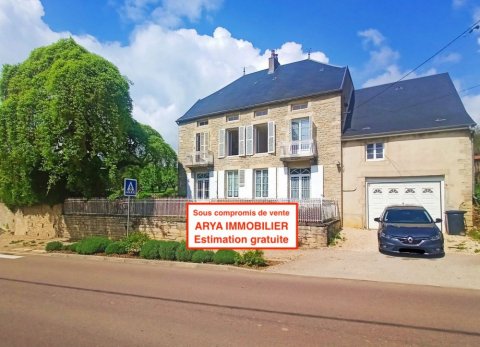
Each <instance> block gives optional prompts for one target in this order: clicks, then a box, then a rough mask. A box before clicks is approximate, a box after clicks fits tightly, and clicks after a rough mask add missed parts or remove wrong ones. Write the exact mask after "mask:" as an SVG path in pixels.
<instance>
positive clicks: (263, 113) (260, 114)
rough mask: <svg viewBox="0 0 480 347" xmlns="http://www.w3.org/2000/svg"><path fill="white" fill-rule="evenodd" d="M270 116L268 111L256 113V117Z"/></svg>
mask: <svg viewBox="0 0 480 347" xmlns="http://www.w3.org/2000/svg"><path fill="white" fill-rule="evenodd" d="M267 114H268V109H264V110H258V111H255V117H261V116H266V115H267Z"/></svg>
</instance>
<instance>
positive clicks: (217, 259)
mask: <svg viewBox="0 0 480 347" xmlns="http://www.w3.org/2000/svg"><path fill="white" fill-rule="evenodd" d="M236 257H238V252H235V251H233V250H231V249H221V250H219V251H217V253H215V255H214V256H213V262H214V263H215V264H235V259H236Z"/></svg>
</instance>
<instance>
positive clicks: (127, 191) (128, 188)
mask: <svg viewBox="0 0 480 347" xmlns="http://www.w3.org/2000/svg"><path fill="white" fill-rule="evenodd" d="M123 195H125V196H136V195H137V180H136V179H134V178H125V179H124V180H123Z"/></svg>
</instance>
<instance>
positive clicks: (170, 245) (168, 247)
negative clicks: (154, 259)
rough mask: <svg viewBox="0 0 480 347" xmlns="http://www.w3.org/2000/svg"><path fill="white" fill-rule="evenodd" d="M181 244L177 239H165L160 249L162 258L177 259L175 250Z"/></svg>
mask: <svg viewBox="0 0 480 347" xmlns="http://www.w3.org/2000/svg"><path fill="white" fill-rule="evenodd" d="M179 245H180V244H179V243H178V242H177V241H163V242H162V243H161V244H160V248H159V249H158V254H159V256H160V259H162V260H175V252H176V250H177V248H178V246H179Z"/></svg>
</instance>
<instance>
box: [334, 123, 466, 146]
mask: <svg viewBox="0 0 480 347" xmlns="http://www.w3.org/2000/svg"><path fill="white" fill-rule="evenodd" d="M475 125H476V124H475V123H471V124H465V125H455V126H449V127H441V128H424V129H417V130H413V131H412V130H404V131H390V132H383V133H375V134H364V135H351V136H348V135H347V136H344V135H342V142H346V141H354V140H365V139H374V138H380V137H386V136H395V135H417V134H426V133H438V132H445V131H455V130H468V129H471V128H472V127H474V126H475Z"/></svg>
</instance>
